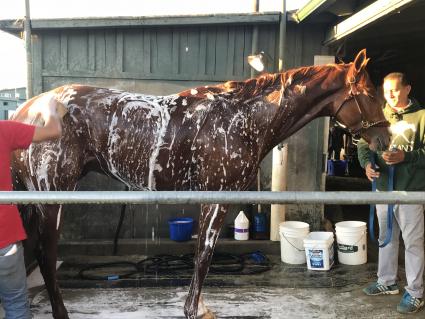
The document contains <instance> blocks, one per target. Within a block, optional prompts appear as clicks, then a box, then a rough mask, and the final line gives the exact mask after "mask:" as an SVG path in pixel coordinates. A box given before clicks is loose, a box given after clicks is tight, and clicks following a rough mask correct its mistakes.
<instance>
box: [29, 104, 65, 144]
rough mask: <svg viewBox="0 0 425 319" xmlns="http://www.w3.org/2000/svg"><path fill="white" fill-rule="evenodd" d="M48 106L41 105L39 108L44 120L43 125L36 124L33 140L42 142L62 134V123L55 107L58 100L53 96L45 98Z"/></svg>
mask: <svg viewBox="0 0 425 319" xmlns="http://www.w3.org/2000/svg"><path fill="white" fill-rule="evenodd" d="M46 103H47V104H48V107H45V106H44V107H43V108H42V109H41V110H40V113H41V116H42V117H43V120H44V126H37V127H36V128H35V131H34V136H33V138H32V141H33V142H42V141H46V140H52V139H56V138H59V137H60V136H61V135H62V124H61V120H60V118H59V115H58V114H57V107H58V106H59V105H60V102H58V101H57V100H56V98H55V97H54V96H51V97H50V98H49V99H48V100H46Z"/></svg>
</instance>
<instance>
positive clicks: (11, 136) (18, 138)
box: [2, 121, 35, 151]
mask: <svg viewBox="0 0 425 319" xmlns="http://www.w3.org/2000/svg"><path fill="white" fill-rule="evenodd" d="M34 131H35V126H34V125H29V124H24V123H21V122H16V121H4V123H3V125H2V135H3V137H4V139H5V141H6V143H8V145H9V149H10V150H11V151H12V150H16V149H26V148H28V147H29V146H30V144H31V142H32V138H33V136H34Z"/></svg>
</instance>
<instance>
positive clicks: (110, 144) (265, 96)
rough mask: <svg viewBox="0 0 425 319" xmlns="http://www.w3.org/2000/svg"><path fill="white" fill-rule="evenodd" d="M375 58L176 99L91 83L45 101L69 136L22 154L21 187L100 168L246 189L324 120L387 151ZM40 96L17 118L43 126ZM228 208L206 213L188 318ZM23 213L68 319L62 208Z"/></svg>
mask: <svg viewBox="0 0 425 319" xmlns="http://www.w3.org/2000/svg"><path fill="white" fill-rule="evenodd" d="M367 61H368V59H367V58H366V53H365V51H364V50H363V51H361V52H360V53H359V54H358V55H357V57H356V59H355V61H354V62H353V63H350V64H339V65H336V64H330V65H325V66H314V67H303V68H299V69H295V70H290V71H287V72H284V73H277V74H266V75H261V76H259V77H257V78H253V79H249V80H247V81H245V82H235V81H230V82H226V83H224V84H222V85H217V86H205V87H199V88H196V89H191V90H187V91H183V92H181V93H178V94H175V95H170V96H165V97H156V96H149V95H140V94H131V93H126V92H122V91H118V90H111V89H105V88H95V87H89V86H84V85H66V86H62V87H59V88H56V89H54V90H52V91H49V92H47V93H44V94H49V95H54V96H55V97H56V98H57V100H58V101H60V102H61V103H62V104H63V106H64V109H63V111H64V113H63V117H62V120H63V136H62V137H61V138H60V139H59V140H57V141H51V142H45V143H40V144H32V145H31V147H30V148H29V149H28V150H25V151H22V150H21V151H17V152H15V153H14V156H13V159H12V163H13V171H14V173H15V177H16V181H18V180H19V182H20V184H21V185H23V186H24V187H25V189H28V190H43V191H46V190H51V191H66V190H74V189H75V187H76V184H77V182H78V179H79V178H80V177H81V175H82V172H83V170H84V169H87V167H95V166H96V167H97V168H98V169H100V170H102V171H103V172H105V173H106V174H109V175H110V176H113V177H114V178H117V179H119V180H120V181H122V182H123V183H125V184H126V185H127V186H128V187H129V188H130V189H132V190H176V191H180V190H194V191H206V190H215V191H230V190H233V191H234V190H241V191H243V190H246V189H247V188H248V187H249V185H250V184H251V183H252V182H253V181H254V180H255V177H256V173H257V169H258V166H259V164H260V162H261V160H262V159H263V158H264V157H265V155H266V154H267V153H268V152H270V150H271V149H272V148H273V147H274V146H275V145H277V144H278V143H279V142H281V141H282V140H284V139H285V138H287V137H289V136H290V135H291V134H293V133H295V132H296V131H298V130H299V129H300V128H302V127H303V126H304V125H306V124H307V123H309V122H310V121H311V120H313V119H315V118H317V117H319V116H334V117H335V118H336V119H337V120H338V121H339V122H340V123H341V124H343V125H345V126H346V127H347V128H348V129H349V130H350V132H352V133H359V134H361V135H362V136H363V137H364V138H365V139H366V140H367V141H368V142H369V143H370V144H371V147H375V148H377V147H378V148H385V147H386V146H387V145H388V142H389V132H388V129H387V126H388V123H387V121H386V120H385V118H384V115H383V113H382V110H381V108H380V105H379V102H378V101H377V100H376V99H375V96H376V92H375V88H374V87H373V85H372V83H371V81H370V79H369V76H368V74H367V73H366V71H365V66H366V63H367ZM38 99H39V98H38V97H35V98H33V99H31V100H29V101H28V102H26V103H25V104H24V105H23V106H22V107H20V108H19V109H18V110H17V112H16V113H15V115H14V117H13V119H14V120H17V121H23V122H26V123H37V121H38V120H39V119H38V118H34V116H31V115H30V114H31V112H29V111H30V110H31V108H36V107H40V104H41V103H40V102H39V101H38ZM41 107H42V106H41ZM227 209H228V207H227V205H218V204H217V205H202V210H201V214H200V217H199V233H198V235H199V237H198V242H197V248H196V257H195V270H194V274H193V278H192V282H191V285H190V289H189V294H188V297H187V300H186V303H185V306H184V312H185V315H186V318H191V319H193V318H196V317H202V316H203V314H204V313H205V312H208V310H206V307H205V306H204V305H203V303H202V298H200V296H201V288H202V285H203V282H204V279H205V276H206V275H207V272H208V267H209V264H210V261H211V257H212V254H213V250H214V247H215V244H216V241H217V237H218V234H219V231H220V228H221V226H222V225H223V221H224V217H225V215H226V212H227ZM22 214H23V218H24V220H25V224H26V228H27V232H28V236H29V237H28V240H27V243H26V245H27V248H28V247H30V248H31V249H34V250H35V255H36V257H37V260H38V263H39V266H40V269H41V272H42V275H43V277H44V280H45V283H46V287H47V290H48V293H49V296H50V301H51V305H52V311H53V317H54V318H57V319H64V318H68V314H67V311H66V308H65V306H64V304H63V300H62V297H61V293H60V290H59V287H58V284H57V280H56V269H55V266H56V257H57V242H58V239H59V231H60V226H61V205H36V209H35V210H22ZM198 306H199V311H198Z"/></svg>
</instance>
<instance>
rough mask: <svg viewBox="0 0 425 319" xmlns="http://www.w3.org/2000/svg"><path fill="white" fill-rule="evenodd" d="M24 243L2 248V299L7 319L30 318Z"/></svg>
mask: <svg viewBox="0 0 425 319" xmlns="http://www.w3.org/2000/svg"><path fill="white" fill-rule="evenodd" d="M23 250H24V249H23V247H22V244H21V243H20V242H19V243H16V244H12V245H9V246H6V247H4V248H1V249H0V299H1V302H2V305H3V308H4V310H5V312H6V319H30V318H31V312H30V307H29V302H28V291H27V276H26V270H25V262H24V252H23Z"/></svg>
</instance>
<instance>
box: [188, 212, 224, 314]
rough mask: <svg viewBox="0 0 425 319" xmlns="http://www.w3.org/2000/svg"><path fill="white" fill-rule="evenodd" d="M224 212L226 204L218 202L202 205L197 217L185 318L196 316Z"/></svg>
mask: <svg viewBox="0 0 425 319" xmlns="http://www.w3.org/2000/svg"><path fill="white" fill-rule="evenodd" d="M226 213H227V206H223V205H218V204H217V205H202V213H201V216H200V218H199V233H198V244H197V250H196V257H195V270H194V273H193V277H192V282H191V283H190V289H189V295H188V297H187V299H186V303H185V305H184V313H185V315H186V318H189V319H195V318H196V317H197V314H198V303H199V301H200V299H199V298H200V295H201V289H202V285H203V283H204V280H205V277H206V275H207V272H208V268H209V266H210V263H211V259H212V255H213V252H214V247H215V244H216V242H217V238H218V235H219V232H220V229H221V227H222V226H223V223H224V217H225V216H226Z"/></svg>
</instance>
